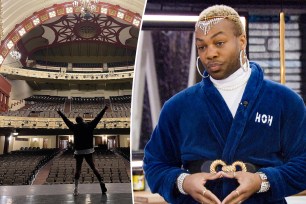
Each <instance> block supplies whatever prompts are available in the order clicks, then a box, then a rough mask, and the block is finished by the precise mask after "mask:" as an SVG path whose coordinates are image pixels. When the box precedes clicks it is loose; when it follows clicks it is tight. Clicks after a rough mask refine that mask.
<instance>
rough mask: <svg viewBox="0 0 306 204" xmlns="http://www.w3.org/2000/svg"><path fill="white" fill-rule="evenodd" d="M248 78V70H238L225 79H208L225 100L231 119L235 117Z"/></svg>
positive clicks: (249, 73)
mask: <svg viewBox="0 0 306 204" xmlns="http://www.w3.org/2000/svg"><path fill="white" fill-rule="evenodd" d="M250 76H251V69H250V68H249V69H248V71H243V69H242V68H239V69H238V70H237V71H236V72H234V73H233V74H232V75H230V76H229V77H227V78H226V79H221V80H216V79H213V78H212V77H210V80H211V81H212V83H213V84H214V86H215V87H216V88H217V89H218V91H219V92H220V94H221V95H222V97H223V99H224V100H225V102H226V104H227V106H228V108H229V110H230V111H231V113H232V116H233V117H235V114H236V111H237V109H238V106H239V103H240V100H241V98H242V95H243V92H244V89H245V87H246V84H247V82H248V80H249V78H250Z"/></svg>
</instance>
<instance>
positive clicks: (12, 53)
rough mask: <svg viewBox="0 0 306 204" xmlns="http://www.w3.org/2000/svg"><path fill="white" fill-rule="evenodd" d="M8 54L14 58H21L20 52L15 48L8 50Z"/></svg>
mask: <svg viewBox="0 0 306 204" xmlns="http://www.w3.org/2000/svg"><path fill="white" fill-rule="evenodd" d="M10 55H11V57H12V58H14V59H15V60H20V59H21V54H20V52H18V51H17V50H13V51H11V52H10Z"/></svg>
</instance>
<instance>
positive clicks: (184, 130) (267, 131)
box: [143, 5, 306, 204]
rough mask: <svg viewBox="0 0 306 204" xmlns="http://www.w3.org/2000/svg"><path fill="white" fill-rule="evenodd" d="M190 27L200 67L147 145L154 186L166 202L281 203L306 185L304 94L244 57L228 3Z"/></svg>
mask: <svg viewBox="0 0 306 204" xmlns="http://www.w3.org/2000/svg"><path fill="white" fill-rule="evenodd" d="M237 19H238V20H237ZM195 32H196V46H197V50H198V54H199V59H200V61H201V62H202V64H203V65H204V66H205V73H204V75H203V79H202V81H201V82H200V83H197V84H195V85H194V86H193V87H190V88H188V89H185V90H183V91H181V92H180V93H178V94H176V95H175V96H173V97H172V98H171V99H169V100H168V101H167V102H166V103H165V104H164V106H163V108H162V110H161V113H160V118H159V121H158V124H157V126H156V128H155V130H154V131H153V133H152V136H151V139H150V141H149V142H148V144H147V145H146V147H145V157H144V166H143V167H144V170H145V176H146V179H147V181H148V184H149V186H150V188H151V191H152V192H153V193H159V194H160V195H162V196H163V197H164V198H165V200H166V201H168V202H170V203H188V204H189V203H203V204H204V203H220V204H221V203H222V204H229V203H231V204H232V203H241V202H243V203H246V204H270V203H271V204H272V203H273V204H280V203H286V200H285V197H287V196H290V195H294V194H296V193H299V192H301V191H303V190H305V189H306V148H305V147H306V120H305V116H306V109H305V105H304V102H303V100H302V98H301V97H300V96H298V95H297V94H296V93H294V92H293V91H292V90H290V89H288V88H286V87H285V86H283V85H280V84H278V83H275V82H272V81H269V80H265V79H264V76H263V71H262V69H261V67H260V66H259V65H258V64H256V63H254V62H249V61H248V60H247V59H246V54H245V47H246V36H245V32H244V30H243V27H242V25H241V22H240V21H239V15H238V13H237V12H236V11H235V10H233V9H232V8H230V7H227V6H223V5H216V6H213V7H209V8H207V9H205V10H204V11H203V12H202V13H201V14H200V17H199V21H198V22H197V24H196V31H195ZM214 162H217V165H215V166H214V165H213V163H214ZM235 162H238V163H239V164H240V163H242V165H240V166H239V165H238V167H237V166H235V165H231V164H233V163H235ZM236 167H237V168H236ZM244 168H245V169H244Z"/></svg>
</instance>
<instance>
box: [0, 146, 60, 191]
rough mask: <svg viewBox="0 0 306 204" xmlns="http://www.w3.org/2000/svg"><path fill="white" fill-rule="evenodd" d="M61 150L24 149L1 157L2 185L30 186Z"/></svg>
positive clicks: (0, 182) (0, 174) (0, 175)
mask: <svg viewBox="0 0 306 204" xmlns="http://www.w3.org/2000/svg"><path fill="white" fill-rule="evenodd" d="M58 152H59V149H56V148H55V149H37V148H23V150H20V151H12V152H11V153H10V154H4V155H1V156H0V161H1V163H0V185H29V184H31V183H32V181H33V179H34V178H35V175H36V173H37V171H38V170H39V169H40V168H41V167H42V166H43V165H44V164H46V163H47V162H48V161H50V159H52V158H53V157H54V156H55V155H56V154H57V153H58Z"/></svg>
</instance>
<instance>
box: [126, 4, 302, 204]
mask: <svg viewBox="0 0 306 204" xmlns="http://www.w3.org/2000/svg"><path fill="white" fill-rule="evenodd" d="M215 4H225V5H229V6H231V7H233V8H234V9H235V10H237V11H238V12H239V14H240V15H241V16H243V17H244V18H245V22H246V24H245V27H246V34H247V38H248V41H247V53H248V58H249V59H250V60H251V61H255V62H257V63H259V65H260V66H261V67H262V68H263V70H264V73H265V77H266V78H267V79H271V80H273V81H275V82H277V83H284V84H285V85H286V86H287V87H289V88H290V89H292V90H294V91H295V92H296V93H298V94H299V95H300V96H301V97H302V98H303V99H304V102H305V101H306V57H305V56H306V50H305V45H306V44H305V42H306V38H305V36H306V3H305V1H299V0H282V1H277V0H269V1H258V0H256V1H253V0H248V1H231V0H229V1H228V0H226V1H222V0H218V1H210V0H206V1H202V0H193V1H187V0H186V1H172V0H163V1H154V0H148V1H147V5H146V8H145V13H144V17H143V24H142V30H141V33H140V35H141V36H142V38H140V39H142V41H141V42H139V47H138V49H137V52H138V53H139V57H137V62H136V74H135V78H134V83H135V85H134V87H135V89H133V95H132V116H131V120H132V121H133V123H132V127H131V135H132V136H133V143H132V150H133V151H132V158H133V164H134V165H133V172H134V174H133V175H134V177H135V180H134V183H133V185H134V189H135V201H137V200H139V201H140V200H143V199H144V198H146V199H153V198H152V197H155V199H156V201H158V202H164V201H163V199H162V198H161V197H159V196H158V195H151V194H150V188H149V186H148V185H147V184H146V181H145V180H144V175H143V173H144V172H143V171H142V159H143V150H144V148H145V145H146V143H147V142H148V140H149V139H150V136H151V134H152V131H153V129H154V128H155V126H156V124H157V121H158V118H159V114H160V110H161V107H162V106H163V104H164V103H165V102H166V101H167V100H168V99H169V98H170V97H171V96H173V95H174V94H176V93H178V92H179V91H181V90H183V89H185V88H187V87H189V86H192V85H193V84H195V83H197V82H199V81H200V80H201V77H200V75H199V74H198V73H197V70H196V57H197V53H196V48H195V43H194V29H195V22H196V20H197V16H198V15H199V14H200V13H201V11H202V10H204V9H205V8H207V7H209V6H212V5H215ZM281 12H284V14H285V38H284V43H285V74H284V75H283V76H285V81H283V82H281V70H280V65H281V63H280V44H279V43H280V13H281ZM159 15H161V16H162V17H161V18H160V19H159V20H157V17H158V16H159ZM169 16H170V17H169ZM171 16H174V18H172V19H171ZM177 16H180V17H181V18H179V17H177ZM166 17H169V20H166ZM190 17H195V18H194V20H193V21H192V20H191V21H190V20H189V19H190ZM178 19H180V20H178ZM185 20H186V21H185ZM188 20H189V21H188ZM138 53H137V56H138ZM141 53H146V54H142V55H141ZM147 56H150V57H147ZM138 64H141V65H142V66H137V65H138ZM202 71H203V70H202ZM143 76H145V77H143ZM177 111H180V110H177ZM305 195H306V194H305V192H303V193H301V194H299V196H293V197H289V198H287V202H288V203H291V204H298V203H299V204H301V203H306V197H305Z"/></svg>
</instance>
